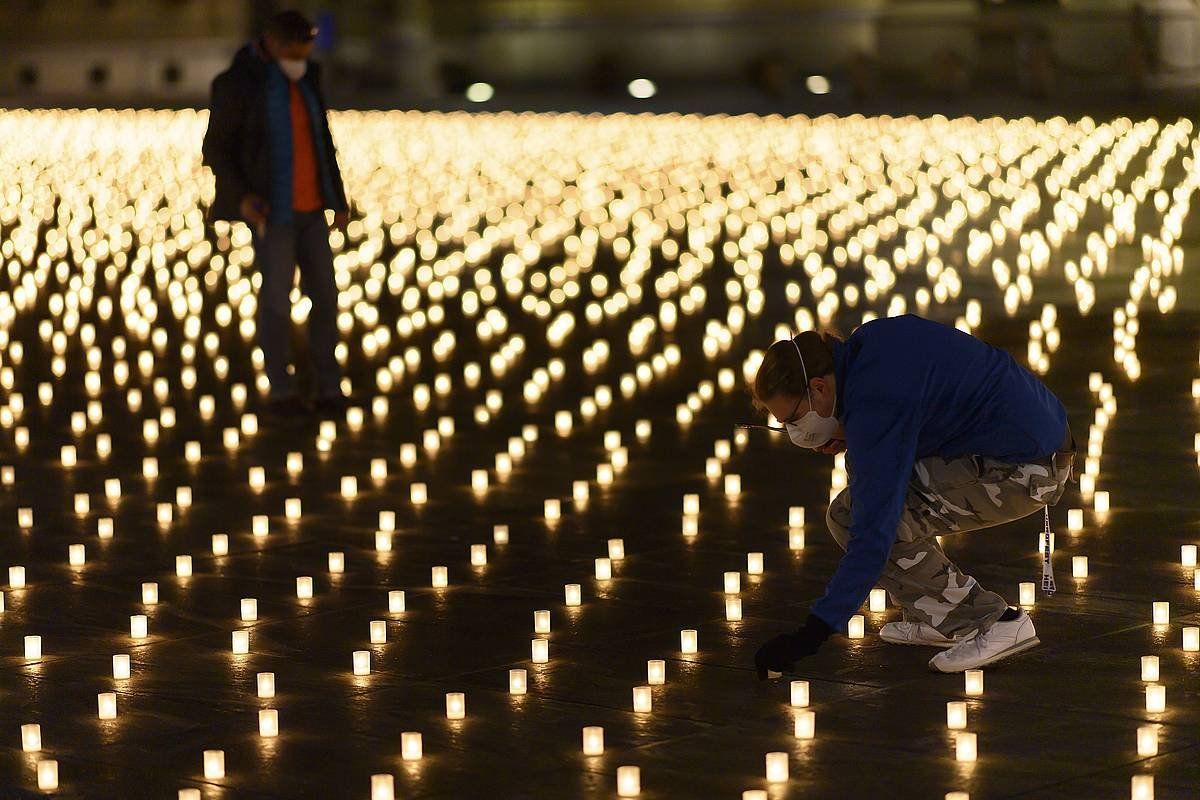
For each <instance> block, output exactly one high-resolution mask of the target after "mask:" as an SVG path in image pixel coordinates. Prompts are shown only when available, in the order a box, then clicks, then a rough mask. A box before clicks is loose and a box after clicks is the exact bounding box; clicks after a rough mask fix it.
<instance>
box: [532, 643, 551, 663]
mask: <svg viewBox="0 0 1200 800" xmlns="http://www.w3.org/2000/svg"><path fill="white" fill-rule="evenodd" d="M530 649H531V651H532V655H531V658H532V659H533V663H535V664H546V663H548V662H549V661H550V642H549V641H548V640H546V639H534V640H533V641H532V643H531V648H530Z"/></svg>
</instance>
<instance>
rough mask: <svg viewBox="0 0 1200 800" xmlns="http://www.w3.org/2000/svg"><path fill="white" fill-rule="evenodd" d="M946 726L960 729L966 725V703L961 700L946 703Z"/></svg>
mask: <svg viewBox="0 0 1200 800" xmlns="http://www.w3.org/2000/svg"><path fill="white" fill-rule="evenodd" d="M946 727H947V728H949V729H950V730H952V731H961V730H963V729H964V728H966V727H967V704H966V703H964V702H963V701H961V700H952V701H950V702H949V703H946Z"/></svg>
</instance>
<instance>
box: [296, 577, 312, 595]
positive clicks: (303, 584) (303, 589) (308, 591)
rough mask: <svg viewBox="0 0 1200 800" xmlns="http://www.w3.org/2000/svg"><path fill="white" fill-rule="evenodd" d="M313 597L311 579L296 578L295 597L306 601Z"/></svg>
mask: <svg viewBox="0 0 1200 800" xmlns="http://www.w3.org/2000/svg"><path fill="white" fill-rule="evenodd" d="M312 596H313V579H312V578H311V577H309V576H308V575H302V576H300V577H298V578H296V597H298V598H299V599H301V600H308V599H309V598H311V597H312Z"/></svg>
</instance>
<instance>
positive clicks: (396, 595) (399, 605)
mask: <svg viewBox="0 0 1200 800" xmlns="http://www.w3.org/2000/svg"><path fill="white" fill-rule="evenodd" d="M404 605H405V601H404V592H403V591H402V590H399V589H393V590H392V591H390V592H388V613H389V614H402V613H404Z"/></svg>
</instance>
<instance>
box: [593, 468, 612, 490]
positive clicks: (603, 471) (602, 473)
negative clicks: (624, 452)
mask: <svg viewBox="0 0 1200 800" xmlns="http://www.w3.org/2000/svg"><path fill="white" fill-rule="evenodd" d="M612 482H613V466H612V464H608V463H604V464H597V465H596V483H598V484H600V485H601V486H609V485H610V484H612Z"/></svg>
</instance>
